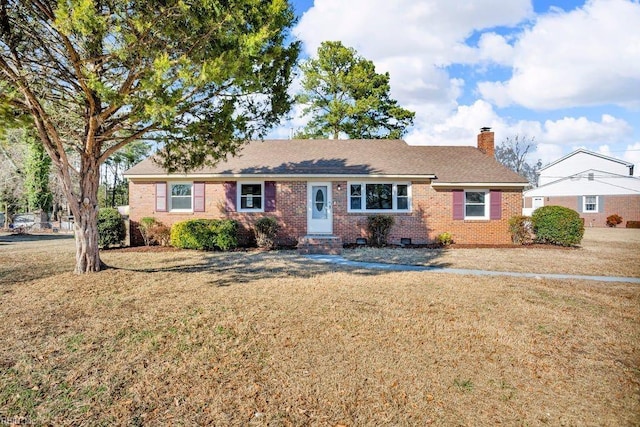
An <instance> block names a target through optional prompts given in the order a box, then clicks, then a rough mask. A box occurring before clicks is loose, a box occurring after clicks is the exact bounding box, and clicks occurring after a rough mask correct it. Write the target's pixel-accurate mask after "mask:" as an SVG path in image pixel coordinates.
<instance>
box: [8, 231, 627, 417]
mask: <svg viewBox="0 0 640 427" xmlns="http://www.w3.org/2000/svg"><path fill="white" fill-rule="evenodd" d="M636 253H637V252H636ZM73 254H74V248H73V241H72V240H60V241H53V242H46V243H45V244H40V245H38V244H37V243H35V244H34V243H33V242H26V243H24V244H17V245H16V244H0V318H2V319H3V321H2V322H1V323H0V335H1V336H2V337H3V343H4V345H3V346H2V347H0V417H4V419H12V420H28V421H31V422H33V423H35V424H37V425H41V424H44V425H48V424H52V425H74V426H75V425H91V426H93V425H195V424H214V425H327V426H336V425H338V424H344V425H349V426H354V425H428V424H433V425H491V424H497V423H502V424H505V425H543V424H548V425H563V424H564V425H585V424H597V425H637V424H639V423H640V415H639V414H640V399H638V396H639V395H640V347H639V346H638V343H639V342H640V285H635V284H626V283H625V284H623V283H618V284H611V283H599V282H581V281H555V280H545V279H518V278H507V277H500V278H493V277H471V276H454V275H446V274H436V273H387V272H379V271H366V270H359V269H347V270H345V269H343V268H341V267H336V266H333V265H325V264H315V263H313V262H311V261H309V260H307V259H305V258H302V257H298V256H297V255H295V254H293V253H290V252H284V253H282V252H268V253H262V252H249V253H231V254H222V253H200V252H194V251H176V252H148V253H131V252H126V251H106V252H104V253H103V258H104V260H105V261H106V262H107V264H109V265H112V266H116V267H118V268H119V269H111V270H106V271H103V272H100V273H97V274H93V275H87V276H76V275H73V274H72V273H68V272H67V271H69V270H71V269H72V267H73V259H72V258H73ZM27 260H28V261H27ZM636 261H637V259H636ZM598 262H599V259H598V258H594V259H593V260H592V264H594V265H595V264H598ZM634 262H635V261H634ZM625 268H629V267H628V266H627V267H625Z"/></svg>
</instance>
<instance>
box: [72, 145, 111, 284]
mask: <svg viewBox="0 0 640 427" xmlns="http://www.w3.org/2000/svg"><path fill="white" fill-rule="evenodd" d="M99 171H100V168H99V167H98V165H97V164H96V156H86V157H85V156H83V159H82V161H81V170H80V186H79V187H80V188H79V195H80V197H79V203H77V204H76V203H74V204H73V205H72V208H71V210H72V212H73V215H74V217H75V224H74V230H75V237H76V268H75V272H76V274H84V273H92V272H96V271H100V269H101V268H103V267H104V264H103V263H102V262H101V261H100V252H99V247H98V183H99V180H100V177H99V173H100V172H99Z"/></svg>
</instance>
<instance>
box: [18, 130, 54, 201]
mask: <svg viewBox="0 0 640 427" xmlns="http://www.w3.org/2000/svg"><path fill="white" fill-rule="evenodd" d="M32 132H33V130H25V131H24V133H23V137H24V139H25V143H26V145H27V158H26V161H25V165H24V167H25V182H24V187H25V193H26V197H27V202H28V206H29V210H30V211H32V212H33V211H42V212H46V213H50V212H51V209H52V202H53V194H52V193H51V190H50V188H49V172H50V170H51V158H50V157H49V156H48V155H47V153H46V152H45V150H44V147H43V146H42V144H41V143H40V142H39V141H38V140H37V139H36V138H35V137H34V135H32Z"/></svg>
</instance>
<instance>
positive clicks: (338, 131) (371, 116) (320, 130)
mask: <svg viewBox="0 0 640 427" xmlns="http://www.w3.org/2000/svg"><path fill="white" fill-rule="evenodd" d="M301 69H302V72H303V79H302V89H303V91H302V92H301V93H300V94H298V96H297V102H298V103H300V104H303V105H304V106H305V107H304V110H303V114H304V115H310V116H311V119H310V121H309V123H308V124H307V126H306V127H305V128H304V130H303V131H302V132H300V133H298V135H297V136H298V137H300V138H334V139H338V138H340V137H341V136H342V135H346V136H347V137H348V138H352V139H378V138H391V139H395V138H401V137H402V136H403V135H404V134H405V133H406V131H407V128H408V127H409V126H411V125H412V124H413V118H414V116H415V113H413V112H411V111H409V110H406V109H404V108H402V107H400V106H399V105H398V102H397V101H395V100H393V99H391V97H390V96H389V91H390V86H389V73H384V74H378V73H376V70H375V65H374V64H373V62H371V61H369V60H367V59H364V58H362V57H360V56H358V54H357V52H356V51H355V50H354V49H352V48H348V47H345V46H343V45H342V43H341V42H339V41H336V42H332V41H327V42H323V43H322V44H321V45H320V47H319V48H318V57H317V58H315V59H309V60H308V61H306V62H304V63H302V65H301Z"/></svg>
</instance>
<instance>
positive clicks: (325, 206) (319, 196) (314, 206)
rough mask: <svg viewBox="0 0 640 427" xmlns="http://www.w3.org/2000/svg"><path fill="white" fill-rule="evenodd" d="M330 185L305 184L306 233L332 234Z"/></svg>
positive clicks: (323, 183)
mask: <svg viewBox="0 0 640 427" xmlns="http://www.w3.org/2000/svg"><path fill="white" fill-rule="evenodd" d="M331 203H332V202H331V183H330V182H308V183H307V233H308V234H314V233H321V234H331V233H333V213H332V209H331Z"/></svg>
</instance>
